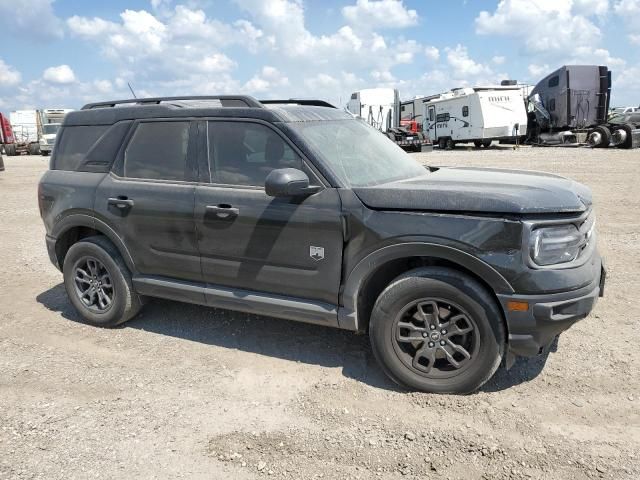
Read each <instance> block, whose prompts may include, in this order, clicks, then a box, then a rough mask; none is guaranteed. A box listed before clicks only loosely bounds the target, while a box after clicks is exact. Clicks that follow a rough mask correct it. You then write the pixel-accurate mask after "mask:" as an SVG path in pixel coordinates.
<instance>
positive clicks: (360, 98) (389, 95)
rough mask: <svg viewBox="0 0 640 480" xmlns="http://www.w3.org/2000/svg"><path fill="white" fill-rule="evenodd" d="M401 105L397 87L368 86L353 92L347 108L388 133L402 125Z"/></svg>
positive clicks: (374, 126)
mask: <svg viewBox="0 0 640 480" xmlns="http://www.w3.org/2000/svg"><path fill="white" fill-rule="evenodd" d="M399 106H400V96H399V94H398V90H396V89H395V88H366V89H364V90H360V91H358V92H354V93H352V94H351V99H350V100H349V102H348V103H347V110H348V111H349V112H351V113H352V114H354V115H356V116H358V117H360V118H362V119H363V120H364V121H366V122H367V123H368V124H369V125H371V126H372V127H373V128H375V129H377V130H380V131H381V132H385V133H386V132H387V131H389V130H390V129H391V128H394V127H398V126H400V112H399Z"/></svg>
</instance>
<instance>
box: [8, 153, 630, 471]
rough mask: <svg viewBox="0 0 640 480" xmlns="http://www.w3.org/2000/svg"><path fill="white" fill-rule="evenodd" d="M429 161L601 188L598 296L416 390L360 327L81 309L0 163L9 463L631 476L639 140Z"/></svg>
mask: <svg viewBox="0 0 640 480" xmlns="http://www.w3.org/2000/svg"><path fill="white" fill-rule="evenodd" d="M415 158H416V159H417V160H419V161H423V162H428V163H430V164H432V165H474V166H498V167H504V168H525V169H533V170H544V171H551V172H555V173H559V174H562V175H567V176H571V177H573V178H575V179H577V180H579V181H582V182H584V183H586V184H587V185H589V186H590V187H591V188H592V189H593V190H594V193H595V198H596V202H597V211H598V224H599V232H600V240H599V241H600V248H601V251H602V253H603V254H604V255H606V257H607V260H608V267H609V279H608V284H607V292H606V297H605V298H604V299H602V300H601V301H600V302H599V303H598V305H597V307H596V310H595V312H594V313H593V314H592V315H591V316H590V317H589V318H588V319H586V320H584V321H582V322H580V323H579V324H578V325H576V326H575V327H574V328H572V329H571V330H569V331H568V332H567V333H565V334H564V335H562V337H561V338H560V340H559V342H558V344H557V348H556V351H555V352H554V353H551V354H550V355H549V356H548V357H544V358H535V359H528V360H525V359H521V360H518V362H517V363H516V364H515V366H514V367H513V368H512V369H511V370H509V371H504V370H500V371H499V372H498V373H497V374H496V376H495V377H494V379H492V380H491V381H490V382H489V383H488V384H487V385H486V386H485V387H484V388H483V389H482V390H481V391H480V392H478V393H476V394H474V395H469V396H437V395H427V394H417V393H407V392H404V391H402V390H400V389H398V388H397V387H396V386H395V385H393V384H392V383H391V382H389V381H388V380H387V379H386V378H385V377H384V376H383V375H382V373H381V372H380V370H379V368H378V367H377V366H376V363H375V361H374V359H373V357H372V354H371V350H370V348H369V345H368V342H367V338H366V337H364V336H356V335H353V334H351V333H349V332H342V331H338V330H332V329H327V328H322V327H317V326H310V325H305V324H298V323H295V322H289V321H285V320H277V319H271V318H265V317H258V316H254V315H248V314H241V313H231V312H226V311H221V310H214V309H209V308H204V307H198V306H193V305H183V304H179V303H174V302H169V301H160V300H156V301H152V302H150V303H149V304H148V305H147V307H146V308H145V309H144V311H143V312H142V314H141V315H140V316H139V317H137V318H136V319H134V320H133V321H131V322H129V323H128V324H126V325H125V326H123V327H121V328H118V329H114V330H103V329H98V328H92V327H90V326H88V325H85V324H83V323H82V321H81V320H80V319H79V317H78V315H77V314H76V313H75V312H74V311H73V309H72V308H71V307H70V305H69V303H68V301H67V298H66V295H65V292H64V289H63V286H62V283H61V275H60V273H59V272H58V271H57V270H55V269H54V267H53V266H51V265H50V263H49V260H48V258H47V255H46V251H45V246H44V229H43V226H42V223H41V221H40V219H39V216H38V207H37V202H36V188H37V182H38V179H39V177H40V175H41V174H42V172H43V171H44V170H45V169H46V168H47V162H48V160H47V159H46V158H40V157H20V158H15V157H14V158H7V157H5V165H6V171H5V172H0V198H1V199H2V202H1V203H0V478H2V479H4V478H11V479H14V478H18V479H32V478H41V479H69V478H73V479H84V478H122V479H130V478H197V479H199V478H203V479H204V478H206V479H211V478H237V479H253V478H262V477H270V478H292V479H293V478H295V479H298V478H305V479H307V478H331V479H333V478H339V479H347V478H352V479H357V478H360V479H369V478H385V479H396V478H416V479H417V478H420V479H424V478H450V479H458V478H460V479H462V478H464V479H476V478H477V479H480V478H484V479H521V478H533V479H539V478H540V479H542V478H544V479H554V480H555V479H585V478H588V479H591V478H607V479H616V480H617V479H636V478H639V477H640V415H639V413H640V374H639V373H640V372H639V368H638V365H639V364H640V350H639V349H638V344H639V343H640V342H639V341H640V329H638V321H637V316H636V315H637V314H635V313H634V312H633V310H632V308H633V306H632V305H633V304H632V302H633V299H634V298H636V299H637V298H638V297H640V238H639V233H640V213H639V212H640V195H638V193H637V192H638V185H640V168H639V167H640V152H638V151H622V150H588V149H559V148H539V149H532V148H522V149H520V150H517V151H513V150H512V149H510V148H499V147H495V148H491V149H488V150H484V149H483V150H473V149H467V148H464V147H458V148H456V150H455V151H451V152H439V151H434V152H433V153H429V154H418V155H416V156H415Z"/></svg>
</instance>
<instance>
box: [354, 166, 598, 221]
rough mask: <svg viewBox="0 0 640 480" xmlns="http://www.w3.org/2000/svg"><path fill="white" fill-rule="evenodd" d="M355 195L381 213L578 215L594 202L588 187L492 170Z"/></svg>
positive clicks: (460, 171)
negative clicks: (454, 212) (553, 213)
mask: <svg viewBox="0 0 640 480" xmlns="http://www.w3.org/2000/svg"><path fill="white" fill-rule="evenodd" d="M354 192H355V193H356V195H358V197H359V198H360V200H362V202H363V203H364V204H365V205H367V206H368V207H370V208H374V209H380V210H384V209H393V210H434V211H443V210H444V211H459V212H492V213H516V214H518V213H551V212H582V211H584V210H586V209H587V208H588V207H589V206H590V205H591V201H592V197H591V191H590V190H589V188H587V187H586V186H584V185H582V184H580V183H577V182H574V181H573V180H569V179H567V178H564V177H560V176H557V175H551V174H547V173H541V172H529V171H519V170H501V169H492V168H462V167H461V168H440V169H439V170H436V171H434V172H430V173H427V174H426V175H424V176H420V177H416V178H411V179H409V180H401V181H397V182H392V183H386V184H383V185H378V186H375V187H366V188H355V189H354Z"/></svg>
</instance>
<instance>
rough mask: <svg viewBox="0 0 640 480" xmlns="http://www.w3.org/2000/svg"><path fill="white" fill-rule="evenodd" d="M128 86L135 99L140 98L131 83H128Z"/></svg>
mask: <svg viewBox="0 0 640 480" xmlns="http://www.w3.org/2000/svg"><path fill="white" fill-rule="evenodd" d="M127 86H128V87H129V90H131V95H133V98H138V97H136V93H135V92H134V91H133V88H131V84H130V83H129V82H127Z"/></svg>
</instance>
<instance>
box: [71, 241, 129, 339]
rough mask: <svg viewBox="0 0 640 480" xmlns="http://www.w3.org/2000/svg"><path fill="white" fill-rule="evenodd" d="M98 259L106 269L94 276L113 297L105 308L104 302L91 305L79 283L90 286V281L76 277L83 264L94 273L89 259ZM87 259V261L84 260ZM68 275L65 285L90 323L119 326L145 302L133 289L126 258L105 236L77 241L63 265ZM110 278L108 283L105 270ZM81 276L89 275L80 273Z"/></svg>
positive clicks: (83, 266) (93, 298)
mask: <svg viewBox="0 0 640 480" xmlns="http://www.w3.org/2000/svg"><path fill="white" fill-rule="evenodd" d="M89 261H92V262H94V266H95V265H96V264H95V261H97V262H98V263H99V264H101V266H102V267H104V269H100V268H98V269H97V270H98V274H97V275H96V276H95V277H94V278H96V277H97V278H98V279H99V278H102V279H103V282H104V283H103V284H102V287H101V288H102V289H103V291H104V294H105V295H107V296H109V295H110V297H111V303H110V306H108V307H107V308H101V305H99V304H98V305H93V306H87V305H86V303H85V301H83V300H82V299H81V294H80V293H79V292H80V288H79V286H81V287H82V289H84V288H85V287H86V288H88V287H89V286H90V283H89V282H88V281H85V282H80V283H78V282H77V281H76V271H77V268H81V269H82V270H84V271H85V272H86V273H88V274H92V273H94V272H92V269H91V266H90V265H89V264H88V263H86V262H89ZM83 262H84V263H83ZM62 272H63V275H64V286H65V289H66V290H67V295H68V297H69V300H70V301H71V303H72V304H73V306H74V307H75V308H76V310H77V311H78V313H79V314H80V315H81V316H82V318H84V319H85V320H86V321H87V323H89V324H90V325H94V326H96V327H115V326H116V325H119V324H121V323H124V322H126V321H127V320H129V319H131V318H133V317H134V316H135V315H136V314H137V313H138V312H139V311H140V308H141V306H142V302H141V299H140V297H139V296H138V294H137V293H135V292H134V290H133V284H132V282H131V273H130V272H129V269H128V268H127V266H126V264H125V263H124V260H122V257H121V256H120V253H119V252H118V250H117V249H116V248H115V247H114V246H113V244H112V243H111V242H110V241H109V240H108V239H107V238H106V237H103V236H95V237H88V238H85V239H83V240H80V241H79V242H77V243H75V244H73V245H72V246H71V248H70V249H69V251H68V252H67V255H66V256H65V259H64V265H63V268H62ZM105 272H106V274H107V275H108V278H109V279H110V281H109V284H110V285H111V287H110V288H109V287H105V284H106V283H107V280H105V275H104V273H105ZM78 277H83V278H85V279H86V278H89V277H88V276H84V275H82V274H79V275H78ZM99 299H100V296H99V295H97V294H94V295H92V296H91V298H90V299H87V302H88V301H89V300H93V302H94V303H96V302H98V301H99Z"/></svg>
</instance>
